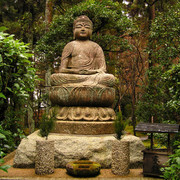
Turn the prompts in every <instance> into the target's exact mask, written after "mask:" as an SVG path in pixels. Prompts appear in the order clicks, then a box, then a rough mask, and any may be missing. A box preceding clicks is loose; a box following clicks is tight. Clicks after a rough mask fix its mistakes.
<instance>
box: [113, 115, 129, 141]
mask: <svg viewBox="0 0 180 180" xmlns="http://www.w3.org/2000/svg"><path fill="white" fill-rule="evenodd" d="M126 125H127V123H126V122H125V121H123V117H122V113H121V112H118V113H117V116H116V119H115V121H114V127H115V132H116V138H117V139H121V136H122V135H123V131H124V129H125V128H126Z"/></svg>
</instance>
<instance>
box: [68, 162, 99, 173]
mask: <svg viewBox="0 0 180 180" xmlns="http://www.w3.org/2000/svg"><path fill="white" fill-rule="evenodd" d="M100 169H101V165H100V164H99V163H96V162H93V161H89V160H79V161H72V162H69V163H68V164H67V165H66V170H67V173H68V174H69V175H72V176H76V177H93V176H97V175H98V174H99V173H100Z"/></svg>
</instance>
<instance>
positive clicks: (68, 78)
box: [50, 73, 115, 87]
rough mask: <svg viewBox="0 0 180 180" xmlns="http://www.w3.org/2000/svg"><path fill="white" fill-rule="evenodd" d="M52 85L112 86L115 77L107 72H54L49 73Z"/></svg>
mask: <svg viewBox="0 0 180 180" xmlns="http://www.w3.org/2000/svg"><path fill="white" fill-rule="evenodd" d="M50 80H51V85H52V86H65V87H69V86H70V87H72V84H76V85H77V86H83V85H86V86H97V85H101V86H107V87H113V86H114V84H115V77H114V76H113V75H112V74H108V73H96V74H93V75H85V74H83V75H80V74H66V73H56V74H52V75H51V79H50Z"/></svg>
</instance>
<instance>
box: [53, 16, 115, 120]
mask: <svg viewBox="0 0 180 180" xmlns="http://www.w3.org/2000/svg"><path fill="white" fill-rule="evenodd" d="M92 31H93V24H92V21H91V20H90V19H89V18H88V17H87V16H85V15H82V16H80V17H78V18H77V19H76V20H75V21H74V24H73V35H74V41H72V42H69V43H68V44H67V45H66V46H65V47H64V50H63V53H62V58H61V65H60V68H59V73H55V74H52V75H51V86H52V87H51V92H50V100H51V102H52V104H53V105H58V106H59V113H58V117H59V118H58V119H61V120H62V119H64V120H99V119H100V120H112V119H113V118H114V110H113V109H112V108H109V107H110V106H111V105H112V103H113V102H114V99H115V90H114V88H113V85H114V82H115V78H114V76H113V75H112V74H107V73H106V63H105V57H104V53H103V50H102V48H101V47H100V46H99V45H98V44H97V43H95V42H93V41H91V40H90V38H91V36H92ZM67 109H68V110H67ZM92 109H93V110H92ZM94 109H95V110H94ZM99 113H101V114H102V116H103V117H101V118H99V115H98V114H99ZM72 114H73V115H72Z"/></svg>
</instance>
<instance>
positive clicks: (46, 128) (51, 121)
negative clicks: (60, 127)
mask: <svg viewBox="0 0 180 180" xmlns="http://www.w3.org/2000/svg"><path fill="white" fill-rule="evenodd" d="M55 120H56V112H55V110H53V111H52V112H51V113H50V114H48V113H44V114H43V115H42V120H41V122H40V135H41V136H42V137H46V139H48V135H49V133H50V132H51V130H52V129H53V128H54V125H55Z"/></svg>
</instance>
